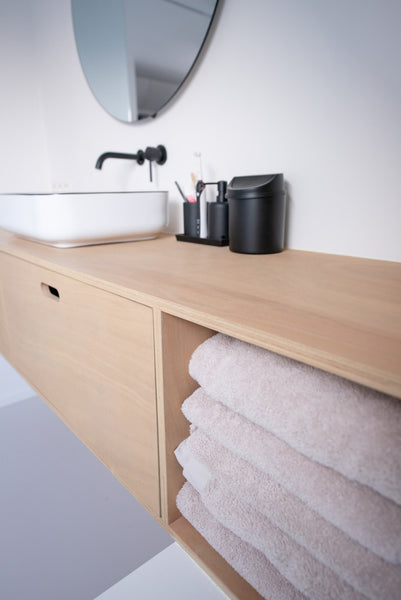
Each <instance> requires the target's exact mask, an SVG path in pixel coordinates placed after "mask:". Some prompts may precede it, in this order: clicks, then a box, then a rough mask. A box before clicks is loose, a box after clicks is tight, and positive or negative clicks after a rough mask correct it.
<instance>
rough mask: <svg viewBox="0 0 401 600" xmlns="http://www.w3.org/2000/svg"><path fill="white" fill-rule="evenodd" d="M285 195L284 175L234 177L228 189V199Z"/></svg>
mask: <svg viewBox="0 0 401 600" xmlns="http://www.w3.org/2000/svg"><path fill="white" fill-rule="evenodd" d="M282 193H284V177H283V174H282V173H274V174H273V175H247V176H245V177H234V178H233V179H232V180H231V181H230V183H229V184H228V187H227V198H228V199H236V200H239V199H241V200H242V199H247V198H266V197H269V196H273V195H276V194H282Z"/></svg>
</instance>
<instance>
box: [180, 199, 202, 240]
mask: <svg viewBox="0 0 401 600" xmlns="http://www.w3.org/2000/svg"><path fill="white" fill-rule="evenodd" d="M182 206H183V209H184V234H185V235H189V236H191V237H199V231H198V229H199V226H198V204H197V203H196V202H184V204H183V205H182Z"/></svg>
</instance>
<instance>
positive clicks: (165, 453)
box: [155, 312, 215, 525]
mask: <svg viewBox="0 0 401 600" xmlns="http://www.w3.org/2000/svg"><path fill="white" fill-rule="evenodd" d="M155 324H156V323H155ZM157 329H158V331H159V341H158V342H157V343H156V348H157V349H158V351H157V352H156V364H157V374H158V376H157V390H158V413H159V432H160V439H159V443H160V480H161V505H162V518H163V521H164V523H165V524H166V525H167V524H170V523H172V522H173V521H175V520H176V519H177V518H178V517H180V516H181V514H180V512H179V511H178V509H177V507H176V503H175V499H176V497H177V494H178V492H179V490H180V488H181V487H182V485H183V483H184V478H183V475H182V468H181V466H180V465H179V463H178V462H177V459H176V458H175V455H174V450H175V449H176V448H177V446H178V445H179V444H180V443H181V442H182V441H183V440H184V439H185V438H186V437H188V435H189V423H188V421H187V420H186V418H185V417H184V415H183V414H182V412H181V405H182V403H183V402H184V400H185V399H186V398H187V397H188V396H189V395H190V394H192V392H194V391H195V389H196V388H197V387H198V384H197V383H196V381H194V380H193V379H192V377H191V376H190V375H189V373H188V364H189V359H190V358H191V355H192V353H193V351H194V350H195V348H197V347H198V346H199V344H201V343H202V342H204V341H205V340H206V339H207V338H209V337H210V336H212V335H213V334H214V333H215V332H214V331H212V330H211V329H207V328H206V327H202V326H201V325H196V324H195V323H191V322H189V321H185V320H184V319H180V318H178V317H174V316H172V315H169V314H166V313H163V312H161V313H159V321H158V326H157V325H156V327H155V333H157Z"/></svg>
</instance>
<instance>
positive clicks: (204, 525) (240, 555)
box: [177, 483, 323, 600]
mask: <svg viewBox="0 0 401 600" xmlns="http://www.w3.org/2000/svg"><path fill="white" fill-rule="evenodd" d="M177 507H178V509H179V510H180V512H181V513H182V515H183V516H184V517H185V518H186V519H187V520H188V521H189V522H190V523H191V524H192V525H193V526H194V527H195V529H197V530H198V531H199V533H200V534H201V535H202V536H203V537H204V538H205V539H206V541H207V542H209V544H210V545H211V546H212V547H213V548H214V549H215V550H216V551H217V552H218V553H219V554H220V555H221V556H222V557H223V558H224V559H225V560H226V561H227V562H228V563H229V564H230V565H231V566H232V567H233V568H234V569H235V570H236V571H237V572H238V573H239V574H240V575H242V576H243V577H244V578H245V579H246V580H247V581H248V583H250V584H251V585H252V586H253V587H254V588H255V589H256V590H257V591H258V592H259V594H261V596H263V597H264V598H266V600H305V596H304V595H303V594H301V593H300V592H299V591H297V590H296V589H295V588H294V587H293V586H292V585H291V584H290V583H289V582H288V581H286V579H285V578H284V577H282V575H280V573H279V572H278V571H277V570H276V569H275V568H274V567H273V565H272V564H271V563H270V562H269V561H268V560H267V558H266V557H265V556H264V554H263V553H262V552H260V551H258V550H256V549H255V548H253V547H252V546H251V545H250V544H247V543H246V542H244V541H242V540H241V539H240V538H239V537H238V536H236V535H235V534H234V533H232V531H230V530H229V529H227V528H226V527H224V526H223V525H221V523H219V521H218V520H217V519H215V518H214V517H213V516H212V515H211V514H210V512H209V511H208V510H207V509H206V508H205V506H204V504H203V503H202V500H201V498H200V496H199V494H198V493H197V492H196V490H195V489H194V488H193V487H192V486H191V485H190V484H189V483H185V484H184V486H183V487H182V489H181V490H180V492H179V494H178V496H177ZM322 600H323V599H322Z"/></svg>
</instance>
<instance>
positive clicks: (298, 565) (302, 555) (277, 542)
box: [201, 481, 366, 600]
mask: <svg viewBox="0 0 401 600" xmlns="http://www.w3.org/2000/svg"><path fill="white" fill-rule="evenodd" d="M201 500H202V502H203V504H204V505H205V507H206V508H207V510H208V511H209V512H210V513H211V514H212V515H213V516H214V517H215V518H216V519H217V520H218V521H219V523H221V524H222V525H223V526H224V527H226V528H227V529H229V530H230V531H232V532H233V533H234V534H235V535H237V536H238V537H239V538H241V539H242V540H243V541H245V542H247V543H248V544H250V545H251V546H253V547H254V548H256V549H257V550H260V551H261V552H263V554H264V555H265V556H266V558H267V559H268V560H269V561H270V562H271V563H272V565H273V566H274V567H275V568H276V569H277V570H278V571H279V573H281V575H282V576H283V577H285V578H286V579H287V580H288V581H289V582H290V583H292V585H293V586H294V587H295V588H296V589H297V590H299V591H300V592H302V593H303V594H304V595H305V596H306V597H307V598H310V600H322V598H324V599H325V600H330V599H332V600H337V599H339V598H341V600H366V596H365V595H363V594H360V593H359V592H357V591H356V590H355V589H353V588H352V587H351V586H350V585H348V583H346V582H345V581H344V580H343V579H342V578H341V577H340V576H338V575H337V574H336V573H334V572H333V571H332V570H331V569H329V568H328V567H326V566H324V565H323V564H322V563H321V562H319V561H318V560H317V559H316V558H314V557H313V556H312V555H311V554H310V553H309V552H308V551H307V550H306V549H305V548H302V546H300V545H299V544H297V543H296V542H295V541H294V540H293V539H292V538H290V537H289V536H288V535H286V534H285V533H284V532H283V531H281V529H279V528H278V527H275V526H274V525H273V524H272V522H271V521H270V519H268V518H267V517H266V516H265V515H263V514H262V513H261V512H259V511H257V510H255V509H254V508H252V507H251V506H250V505H249V504H247V503H246V502H243V501H242V500H240V499H239V498H237V497H236V496H234V494H232V493H231V492H230V491H229V490H228V489H227V488H225V487H224V486H223V485H221V484H220V483H219V482H218V481H215V485H214V486H213V489H211V490H207V491H205V492H204V493H203V494H201Z"/></svg>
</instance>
